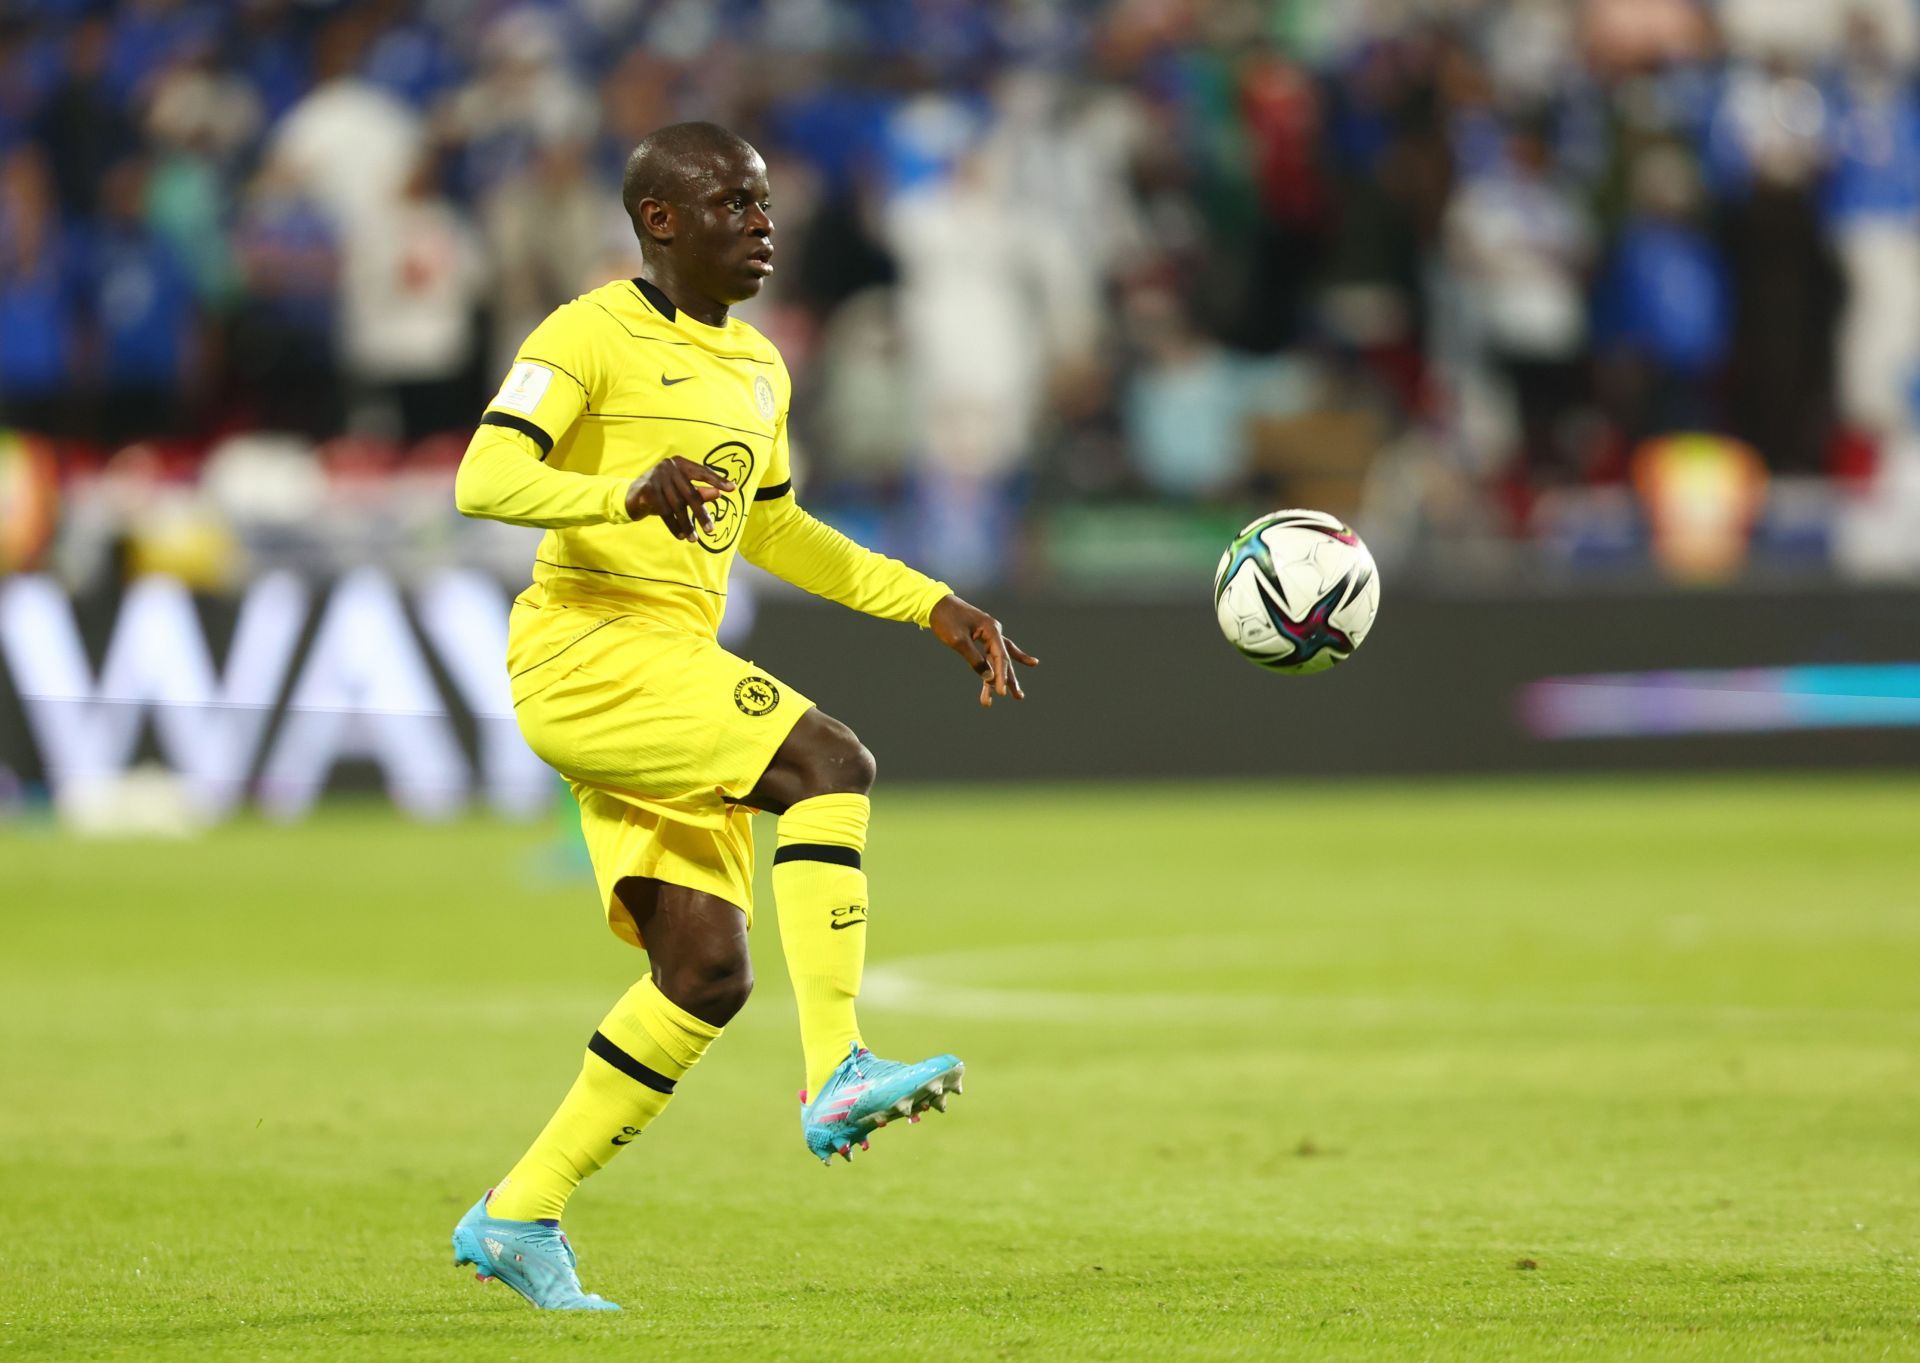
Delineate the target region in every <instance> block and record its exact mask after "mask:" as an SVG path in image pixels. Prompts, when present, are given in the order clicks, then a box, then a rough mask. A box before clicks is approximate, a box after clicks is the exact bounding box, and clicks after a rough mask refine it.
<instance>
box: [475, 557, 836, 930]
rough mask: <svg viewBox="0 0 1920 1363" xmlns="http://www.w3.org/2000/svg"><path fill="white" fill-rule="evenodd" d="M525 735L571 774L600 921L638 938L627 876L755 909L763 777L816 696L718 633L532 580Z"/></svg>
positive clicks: (516, 649)
mask: <svg viewBox="0 0 1920 1363" xmlns="http://www.w3.org/2000/svg"><path fill="white" fill-rule="evenodd" d="M507 670H508V672H509V673H510V674H511V677H512V686H513V707H514V714H515V715H516V716H517V717H518V719H519V721H520V732H521V733H522V734H524V735H525V736H526V740H527V746H528V747H530V748H532V749H533V751H534V752H535V753H536V754H537V755H538V756H539V757H540V758H541V760H542V761H544V762H546V763H547V764H548V765H549V766H551V767H553V768H554V769H555V770H557V771H558V772H559V773H560V774H561V775H562V776H564V777H566V778H567V781H568V783H569V784H570V785H571V786H572V787H573V793H574V795H575V797H576V798H578V800H579V801H580V826H581V830H582V831H583V832H584V833H585V834H586V839H587V852H588V854H589V855H590V856H591V857H592V858H593V872H594V877H595V879H596V880H598V882H599V885H600V897H601V899H602V900H603V901H604V903H605V906H606V912H607V925H608V926H609V927H611V928H612V929H613V931H614V932H615V933H616V934H618V935H619V936H620V937H621V938H623V939H624V940H626V941H628V942H631V943H632V944H633V945H634V946H640V945H641V941H640V932H639V929H638V928H637V927H636V926H635V925H634V922H633V919H632V917H631V916H630V915H629V914H628V913H627V911H626V908H625V906H623V905H622V904H621V903H620V900H619V897H618V896H617V895H616V894H615V893H614V891H615V887H616V886H618V884H619V883H620V881H621V880H623V879H625V878H626V877H628V876H642V877H646V878H648V879H654V880H662V881H665V882H667V883H668V884H672V885H684V886H687V887H688V888H690V889H695V890H702V891H705V892H706V893H708V894H713V895H718V896H719V897H720V898H722V899H725V900H727V901H728V902H729V903H732V904H737V905H739V906H740V910H741V912H743V913H745V914H746V915H747V921H748V924H749V925H751V924H752V921H753V822H752V820H753V815H752V811H750V810H748V809H747V808H745V807H744V806H742V805H739V804H737V803H734V802H735V801H738V800H740V799H742V798H744V797H745V796H746V795H747V793H748V792H749V791H751V790H752V789H753V787H754V786H755V785H756V784H757V783H758V782H759V780H760V776H761V774H762V773H763V772H765V771H766V769H767V765H768V763H770V762H771V761H772V760H773V756H774V754H775V753H776V752H777V751H779V748H780V745H781V744H782V743H784V742H786V739H787V735H788V734H789V733H791V732H792V731H793V726H794V725H795V724H796V723H798V722H799V720H800V717H801V716H802V715H804V714H805V713H806V712H807V711H808V710H810V709H812V708H813V702H812V701H811V700H809V699H807V698H806V697H805V696H803V695H801V694H800V693H799V692H797V691H795V690H793V689H792V688H791V687H789V686H787V685H786V684H785V683H784V682H781V681H778V680H776V679H775V678H774V677H772V676H771V675H770V674H768V673H767V672H765V671H763V670H762V669H760V668H758V667H756V666H754V665H753V664H752V663H750V662H747V661H745V660H744V659H741V658H737V657H735V656H734V655H733V654H731V653H729V652H727V650H726V649H724V648H722V647H720V645H719V644H718V643H717V642H716V641H715V640H713V639H710V638H707V637H705V636H704V635H699V634H694V633H690V632H688V631H686V630H683V629H673V628H667V627H665V626H662V625H660V624H658V623H655V622H652V621H649V620H648V619H646V618H645V617H643V616H639V615H622V614H619V613H618V612H617V610H615V609H614V608H612V607H602V606H599V605H591V606H578V605H560V604H555V603H554V602H552V601H547V600H543V599H542V598H541V596H540V595H539V593H538V592H529V593H528V594H526V595H525V596H522V597H521V598H520V600H518V601H516V602H515V603H514V607H513V614H512V617H511V621H510V624H509V627H508V635H507Z"/></svg>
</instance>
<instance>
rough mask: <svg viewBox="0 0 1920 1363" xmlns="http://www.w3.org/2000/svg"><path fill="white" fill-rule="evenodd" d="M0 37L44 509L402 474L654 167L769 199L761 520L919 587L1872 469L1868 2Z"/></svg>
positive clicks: (915, 8) (1917, 178) (407, 8)
mask: <svg viewBox="0 0 1920 1363" xmlns="http://www.w3.org/2000/svg"><path fill="white" fill-rule="evenodd" d="M9 11H10V12H9V14H8V17H6V18H5V20H4V21H0V425H11V426H13V427H15V428H18V429H21V430H29V431H36V432H42V433H45V434H48V435H51V436H54V437H57V438H59V440H60V441H61V443H60V445H59V448H60V450H61V452H62V453H61V457H62V459H63V460H65V461H68V462H69V463H71V464H73V465H74V466H81V465H84V464H86V462H87V461H88V460H89V458H91V457H98V456H104V455H106V454H108V453H110V452H111V451H113V450H115V449H118V448H119V447H121V446H123V445H125V444H127V443H128V442H131V441H145V442H148V448H149V449H151V448H155V447H156V442H157V447H158V448H160V449H162V450H163V451H166V452H168V453H169V454H170V456H171V457H176V458H178V459H183V460H188V461H191V460H194V459H197V458H199V457H200V456H201V455H203V454H204V453H205V452H206V451H208V450H210V449H216V448H217V447H218V446H219V445H220V444H221V442H223V441H226V440H230V439H232V438H233V437H234V436H235V433H237V432H251V431H284V432H293V433H298V434H300V435H301V436H303V437H304V438H306V439H308V440H310V441H312V442H314V443H315V444H317V445H318V446H319V447H320V449H321V454H320V456H319V458H320V459H321V461H322V462H323V463H324V461H325V460H326V459H327V458H328V457H329V456H328V453H327V451H328V450H329V449H330V448H332V449H338V448H340V447H343V446H344V447H346V448H349V449H350V450H351V451H352V452H353V453H352V456H351V457H352V458H355V459H360V460H363V461H364V460H367V459H372V460H373V461H374V462H376V463H377V462H379V461H380V460H382V459H394V460H399V459H402V456H401V454H400V452H401V451H406V450H414V451H422V450H424V451H426V452H427V453H423V454H422V455H421V456H420V457H421V458H423V459H425V458H433V459H436V460H439V461H440V462H441V463H444V461H445V457H446V453H447V450H448V448H449V446H451V447H452V448H453V449H455V450H456V451H457V447H458V444H459V443H460V442H461V441H462V440H464V436H465V433H466V431H467V430H468V429H469V428H470V424H471V421H472V419H473V415H474V413H476V412H477V411H478V410H479V409H480V407H481V405H482V403H483V402H484V400H485V397H486V395H487V393H488V392H489V391H490V388H491V385H492V384H493V383H494V382H497V379H498V375H499V373H500V372H501V370H502V367H503V361H504V359H505V357H506V356H508V355H509V354H510V353H511V352H512V349H513V347H514V345H515V343H516V342H517V340H518V339H519V338H520V337H521V336H522V335H524V334H525V332H526V331H527V330H528V329H529V328H530V327H531V326H532V325H533V324H534V323H535V322H536V321H537V320H538V319H539V318H540V317H541V316H542V315H543V314H544V313H545V312H546V311H547V310H548V309H550V308H551V307H553V306H554V305H555V304H557V303H558V302H560V301H562V300H564V299H566V298H568V297H571V296H573V295H574V294H575V293H577V292H580V291H582V290H583V289H585V288H587V287H590V286H591V285H593V284H596V283H599V282H602V281H604V280H605V279H607V278H610V277H617V276H619V275H623V274H632V273H634V272H635V270H636V269H637V267H638V260H637V255H636V250H635V247H634V245H633V242H632V238H631V232H630V229H629V227H628V225H627V223H626V221H625V218H624V216H623V214H622V213H621V211H620V208H619V204H618V196H617V183H618V175H619V170H620V165H621V161H622V157H623V155H624V152H625V150H626V149H627V148H628V147H630V146H631V145H632V144H633V142H634V141H635V140H636V139H637V138H638V137H639V136H640V135H641V134H642V133H644V132H646V131H647V130H649V129H651V128H652V127H655V126H657V125H659V124H661V123H665V122H669V121H673V120H675V119H679V118H688V117H704V118H712V119H715V120H718V121H720V122H724V123H726V124H729V125H730V126H733V127H735V128H737V129H739V130H741V131H742V132H744V133H745V134H746V135H748V136H749V137H750V138H751V139H753V140H754V141H755V142H756V143H757V144H758V145H759V146H760V147H761V148H762V149H763V150H764V151H765V153H766V154H767V156H768V158H769V161H770V164H771V168H772V173H773V182H774V186H775V193H776V204H775V218H776V220H777V222H778V224H779V229H780V252H781V256H780V262H779V267H778V272H777V274H776V276H775V279H774V283H773V286H772V287H770V289H769V291H768V293H767V294H766V295H765V296H764V297H763V299H762V300H760V301H758V302H756V303H755V304H754V305H753V307H752V310H751V311H750V312H749V313H748V314H747V315H749V316H750V317H751V319H752V320H753V321H754V322H755V323H756V324H757V325H759V326H760V327H761V328H762V329H763V330H765V331H767V332H768V333H769V334H770V335H771V336H772V337H773V339H774V340H775V341H776V342H777V343H778V344H779V345H780V346H781V347H782V349H783V351H784V352H785V354H786V355H787V357H788V360H789V363H790V365H791V366H792V368H793V370H794V372H795V377H796V385H797V388H796V404H795V416H794V423H795V430H794V435H795V440H796V445H797V446H799V447H801V448H803V449H804V451H805V460H806V466H807V467H808V468H809V470H810V471H811V473H810V478H809V496H810V498H811V499H813V500H816V501H823V502H825V503H830V504H838V505H841V506H844V507H847V508H850V510H849V513H848V514H851V515H857V514H859V511H858V508H859V507H860V506H861V505H862V504H866V505H868V506H879V505H882V504H892V503H897V502H901V501H904V502H906V503H907V504H910V505H913V506H915V507H917V508H919V513H918V514H919V517H920V519H919V520H918V521H917V522H916V533H917V535H918V536H919V537H920V538H921V540H922V541H923V542H924V543H926V544H927V545H928V546H929V548H928V550H927V552H926V553H924V554H922V555H921V556H922V557H923V559H924V558H929V557H930V558H931V561H932V562H934V563H935V564H937V565H941V566H943V567H945V568H946V569H947V570H948V571H950V572H953V573H955V574H956V575H962V576H964V575H966V573H967V570H968V569H969V567H972V568H975V569H978V570H981V571H986V570H987V568H988V566H989V565H990V564H991V563H992V562H993V561H994V559H995V557H996V555H997V553H998V546H999V545H1000V544H1002V543H1003V542H1004V540H1005V538H1006V537H1007V535H1008V534H1009V533H1010V527H1011V526H1012V525H1013V524H1014V523H1015V522H1016V521H1017V519H1018V518H1019V516H1020V514H1021V509H1022V508H1023V507H1025V506H1029V505H1033V504H1036V503H1048V504H1054V505H1059V504H1070V503H1072V502H1075V501H1081V500H1086V499H1116V498H1126V497H1138V498H1142V499H1151V500H1154V501H1157V502H1167V501H1199V502H1206V501H1210V500H1231V499H1233V498H1234V497H1236V496H1239V495H1245V494H1248V493H1252V492H1260V491H1265V490H1270V489H1272V488H1273V487H1274V486H1276V485H1284V486H1285V487H1287V488H1288V490H1289V492H1290V493H1291V494H1294V495H1297V496H1298V498H1299V499H1300V500H1311V501H1313V502H1314V503H1315V504H1322V505H1331V506H1335V507H1345V508H1347V509H1351V506H1352V505H1353V504H1354V502H1355V500H1356V499H1357V498H1358V497H1359V495H1360V494H1359V492H1358V491H1357V489H1358V488H1359V486H1360V484H1361V483H1362V481H1363V480H1365V479H1366V478H1368V477H1369V476H1371V473H1370V471H1371V472H1372V473H1377V471H1378V469H1380V468H1382V467H1387V468H1394V467H1397V468H1400V469H1401V470H1402V472H1403V475H1404V474H1405V470H1407V469H1409V468H1412V469H1414V470H1416V472H1415V473H1414V475H1413V476H1412V481H1413V483H1414V484H1416V485H1417V486H1416V487H1415V490H1414V492H1413V493H1412V494H1411V495H1413V496H1415V497H1416V498H1421V499H1425V500H1427V501H1429V502H1434V503H1444V502H1446V501H1447V500H1448V499H1449V498H1456V497H1465V498H1467V499H1469V500H1471V499H1474V498H1478V499H1479V500H1480V501H1481V502H1483V503H1486V504H1489V505H1495V506H1502V507H1505V508H1506V509H1507V510H1508V512H1510V513H1512V517H1513V518H1512V524H1513V525H1516V526H1521V527H1524V526H1525V524H1526V515H1527V508H1528V506H1529V505H1530V504H1531V501H1532V499H1534V498H1535V497H1536V496H1537V495H1538V494H1539V493H1540V491H1541V490H1542V489H1551V488H1554V487H1556V486H1566V485H1584V484H1592V483H1596V482H1606V481H1608V480H1618V479H1619V478H1621V477H1622V476H1623V471H1624V469H1625V467H1626V459H1627V456H1628V454H1629V452H1630V451H1631V450H1632V449H1633V448H1634V447H1635V446H1636V445H1637V444H1639V443H1640V442H1643V441H1645V440H1647V439H1649V438H1651V437H1657V436H1660V435H1662V434H1665V433H1672V432H1676V431H1708V432H1719V433H1722V434H1724V435H1727V436H1730V437H1733V438H1735V439H1738V440H1740V441H1743V442H1745V443H1746V444H1747V445H1748V446H1750V447H1751V448H1752V449H1753V450H1755V451H1757V452H1758V455H1759V456H1760V457H1761V458H1762V459H1763V460H1764V462H1765V464H1766V465H1767V466H1768V467H1769V468H1771V469H1772V470H1774V471H1776V472H1780V473H1787V474H1840V475H1844V476H1855V477H1858V476H1865V475H1866V474H1867V473H1868V472H1870V471H1871V470H1872V468H1873V467H1874V465H1875V461H1876V459H1878V458H1880V457H1881V455H1882V453H1883V452H1885V451H1890V450H1894V449H1897V448H1898V447H1900V445H1901V442H1903V441H1904V440H1906V439H1907V438H1908V435H1909V433H1910V431H1911V428H1912V425H1913V415H1912V411H1913V401H1912V396H1913V393H1914V390H1915V378H1916V361H1920V91H1917V89H1916V85H1915V77H1914V62H1913V55H1914V28H1915V23H1914V20H1915V7H1914V5H1913V3H1912V2H1911V0H1858V2H1857V3H1856V2H1854V0H1833V3H1820V4H1810V3H1807V0H1720V2H1719V3H1717V4H1708V3H1704V2H1703V0H1584V2H1579V0H1446V2H1445V3H1443V2H1442V0H1427V2H1426V3H1422V2H1421V0H1370V3H1359V2H1358V0H1356V3H1352V4H1342V5H1327V4H1321V3H1317V2H1316V0H1274V2H1273V3H1241V2H1236V0H1216V2H1215V3H1202V0H1124V3H1121V2H1115V3H1101V2H1096V0H998V2H997V3H976V2H974V0H574V2H573V3H525V2H524V0H522V2H520V3H513V4H499V3H487V2H485V0H475V2H474V3H452V2H451V0H417V2H415V3H408V0H348V2H346V3H332V4H330V3H296V2H295V0H244V2H242V3H213V2H203V0H124V2H123V3H118V4H102V3H97V2H96V0H37V2H29V0H20V2H19V3H14V4H12V5H11V6H9ZM343 437H344V439H343ZM436 437H438V439H436ZM370 450H371V451H374V452H375V453H373V454H371V455H370V454H369V453H368V451H370ZM381 451H385V452H386V453H380V452H381ZM90 452H91V453H90ZM340 457H342V458H346V457H348V456H345V455H342V456H340ZM1402 481H1403V482H1404V481H1406V478H1405V477H1404V476H1403V479H1402ZM1489 494H1494V495H1489Z"/></svg>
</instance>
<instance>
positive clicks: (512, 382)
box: [487, 360, 553, 416]
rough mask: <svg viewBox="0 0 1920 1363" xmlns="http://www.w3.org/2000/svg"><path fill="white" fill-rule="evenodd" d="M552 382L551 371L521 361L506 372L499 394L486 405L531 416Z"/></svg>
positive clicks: (538, 365) (544, 367)
mask: <svg viewBox="0 0 1920 1363" xmlns="http://www.w3.org/2000/svg"><path fill="white" fill-rule="evenodd" d="M552 382H553V371H552V370H551V369H549V368H547V367H546V366H545V365H543V364H528V363H527V362H526V361H524V360H522V361H521V362H520V363H519V364H516V365H515V366H514V367H513V368H512V369H509V370H508V371H507V381H506V382H505V383H503V384H501V385H500V393H499V395H498V396H497V397H495V398H494V400H493V401H492V402H490V403H488V404H487V405H488V406H489V407H504V408H505V409H506V410H507V411H509V412H518V413H520V414H521V415H522V416H532V415H533V412H534V409H535V408H536V407H538V406H539V405H540V399H541V398H543V397H545V396H546V395H547V388H548V386H549V385H550V384H552Z"/></svg>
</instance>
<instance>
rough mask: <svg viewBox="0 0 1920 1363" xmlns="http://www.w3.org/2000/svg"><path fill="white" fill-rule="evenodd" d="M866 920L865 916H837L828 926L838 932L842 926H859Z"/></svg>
mask: <svg viewBox="0 0 1920 1363" xmlns="http://www.w3.org/2000/svg"><path fill="white" fill-rule="evenodd" d="M866 921H867V920H866V919H864V918H836V919H835V920H834V921H833V922H831V923H829V924H827V926H828V927H830V928H832V929H833V930H834V931H835V932H838V931H840V929H841V928H857V927H859V926H860V925H861V924H862V923H864V922H866Z"/></svg>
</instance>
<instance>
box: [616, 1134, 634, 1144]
mask: <svg viewBox="0 0 1920 1363" xmlns="http://www.w3.org/2000/svg"><path fill="white" fill-rule="evenodd" d="M632 1140H633V1137H631V1136H615V1137H614V1138H613V1143H614V1144H615V1145H626V1144H628V1143H629V1142H631V1141H632Z"/></svg>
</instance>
